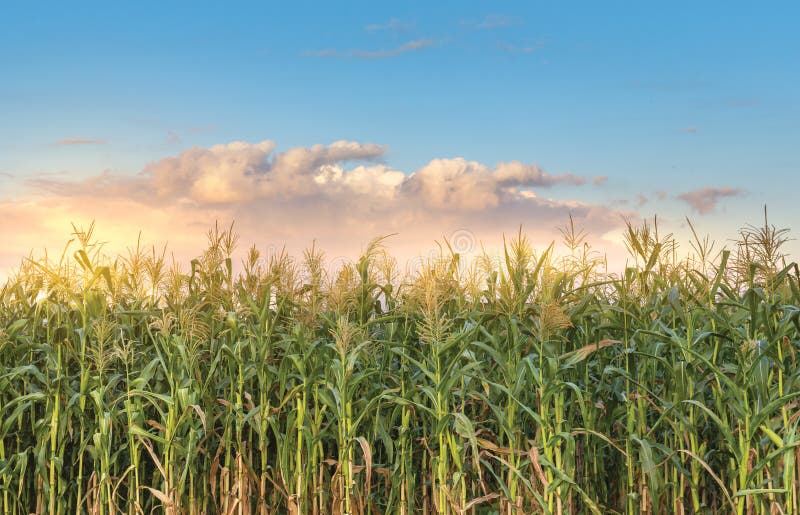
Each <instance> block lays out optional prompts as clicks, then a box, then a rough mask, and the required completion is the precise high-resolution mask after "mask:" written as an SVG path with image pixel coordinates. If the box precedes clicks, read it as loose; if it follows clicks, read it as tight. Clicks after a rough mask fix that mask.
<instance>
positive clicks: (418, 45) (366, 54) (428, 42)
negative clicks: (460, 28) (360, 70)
mask: <svg viewBox="0 0 800 515" xmlns="http://www.w3.org/2000/svg"><path fill="white" fill-rule="evenodd" d="M434 45H435V42H434V40H432V39H429V38H418V39H413V40H411V41H408V42H406V43H403V44H402V45H400V46H398V47H395V48H390V49H385V50H334V49H325V50H315V51H309V52H306V53H305V55H306V56H308V57H347V58H355V59H387V58H391V57H397V56H399V55H402V54H406V53H408V52H418V51H420V50H424V49H426V48H430V47H432V46H434Z"/></svg>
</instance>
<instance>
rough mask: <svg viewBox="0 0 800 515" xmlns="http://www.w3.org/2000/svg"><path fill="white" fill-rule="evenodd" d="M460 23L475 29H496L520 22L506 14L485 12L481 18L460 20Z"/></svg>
mask: <svg viewBox="0 0 800 515" xmlns="http://www.w3.org/2000/svg"><path fill="white" fill-rule="evenodd" d="M459 23H460V24H461V25H465V26H467V27H470V28H472V29H475V30H486V29H498V28H503V27H510V26H512V25H517V24H519V23H521V20H520V19H519V18H516V17H514V16H509V15H507V14H487V15H486V16H484V17H483V18H482V19H481V20H478V21H476V20H461V21H460V22H459Z"/></svg>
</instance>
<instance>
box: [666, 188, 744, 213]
mask: <svg viewBox="0 0 800 515" xmlns="http://www.w3.org/2000/svg"><path fill="white" fill-rule="evenodd" d="M744 193H745V192H744V190H741V189H738V188H703V189H699V190H694V191H688V192H686V193H682V194H680V195H678V197H677V198H679V199H680V200H682V201H684V202H686V203H687V204H688V205H689V207H691V208H692V209H693V210H694V211H696V212H697V213H699V214H701V215H706V214H708V213H711V212H712V211H714V209H715V208H716V207H717V203H718V202H719V200H720V199H722V198H726V197H738V196H741V195H744Z"/></svg>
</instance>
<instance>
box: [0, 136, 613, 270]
mask: <svg viewBox="0 0 800 515" xmlns="http://www.w3.org/2000/svg"><path fill="white" fill-rule="evenodd" d="M385 154H386V147H384V146H382V145H377V144H373V143H361V142H353V141H337V142H334V143H331V144H328V145H313V146H307V147H295V148H290V149H287V150H283V151H278V149H277V147H276V144H275V143H274V142H272V141H262V142H259V143H245V142H233V143H228V144H222V145H215V146H211V147H207V148H206V147H195V148H191V149H189V150H186V151H184V152H182V153H180V154H178V155H176V156H172V157H166V158H163V159H161V160H158V161H155V162H152V163H150V164H148V165H146V166H145V167H144V169H143V170H141V171H140V172H139V173H138V174H135V175H126V174H119V173H112V172H110V171H106V172H104V173H101V174H99V175H96V176H93V177H89V178H88V179H83V180H70V179H67V178H63V177H53V176H46V177H39V178H37V179H31V180H29V181H28V182H27V186H28V189H29V194H28V196H27V197H19V198H15V199H2V198H0V214H2V213H3V212H14V213H17V216H22V217H23V218H30V219H31V220H32V222H31V224H33V225H31V226H34V227H38V228H37V229H36V238H35V239H31V238H28V239H24V237H23V236H22V233H20V235H18V236H19V238H22V239H19V238H18V239H17V240H14V239H13V238H11V241H12V243H11V248H14V249H18V250H19V252H20V254H19V255H22V254H24V253H26V252H27V251H28V249H30V248H31V247H30V246H31V245H40V244H44V243H43V242H49V241H56V242H58V241H61V239H59V238H57V237H56V236H63V235H64V234H65V232H68V230H69V222H70V221H76V222H81V223H88V222H89V221H91V220H93V219H94V220H98V224H99V229H100V230H102V229H103V228H104V227H105V228H106V229H107V232H106V233H105V234H110V235H111V236H113V238H111V237H109V238H108V239H109V240H111V239H116V240H121V241H120V243H122V244H128V243H129V242H130V240H131V238H135V237H136V234H137V232H138V230H139V229H143V230H144V232H145V236H146V237H147V235H148V234H149V235H150V238H153V237H155V239H158V240H160V241H164V240H168V241H169V242H170V247H171V248H173V249H177V255H184V256H185V255H191V254H190V253H191V252H192V251H196V250H197V249H198V248H199V247H200V246H201V245H202V243H203V242H202V236H203V234H204V233H205V230H206V229H207V228H208V227H209V226H213V224H214V222H215V221H216V220H220V221H223V222H229V221H231V220H236V226H237V228H238V230H239V231H240V233H241V235H242V240H243V241H246V242H254V243H257V244H262V245H263V244H265V243H269V244H278V245H283V244H286V245H287V248H288V249H291V250H294V251H297V250H302V249H303V248H305V246H306V245H308V244H309V243H310V242H311V241H312V240H314V239H316V240H317V242H318V243H319V245H320V246H321V247H322V248H325V249H328V250H329V252H330V253H332V254H333V255H340V254H348V255H351V254H353V253H354V252H358V249H359V248H360V245H362V244H363V243H364V242H366V241H368V240H370V239H371V238H373V237H374V236H377V235H381V234H390V233H398V236H397V237H395V238H393V240H392V244H393V245H394V247H393V248H394V249H396V250H397V251H398V252H399V253H400V255H403V253H405V255H413V254H415V253H418V252H419V251H420V250H421V249H426V248H430V245H431V244H432V242H433V241H434V240H436V239H440V238H442V236H447V235H448V234H451V233H452V232H453V231H455V230H461V229H465V228H466V229H468V230H469V231H471V232H472V233H473V234H474V237H475V238H476V241H477V240H483V241H486V242H490V241H492V240H498V239H499V237H500V236H501V235H502V233H503V232H505V233H507V234H508V233H513V232H516V230H517V229H518V227H519V226H520V224H522V225H523V227H524V228H525V230H526V232H528V234H529V235H530V236H532V237H534V238H538V240H539V241H542V242H547V243H549V242H550V241H551V240H552V239H553V238H554V235H555V234H556V233H555V232H554V228H555V227H558V226H561V225H563V223H564V222H565V221H566V220H568V217H569V216H570V215H572V217H573V219H574V220H575V221H576V223H578V224H579V225H581V226H582V227H583V228H585V229H586V230H587V231H588V232H589V233H591V234H594V235H597V236H600V235H603V234H606V233H609V232H610V231H612V229H614V228H617V227H619V225H620V224H621V223H622V217H621V216H620V215H621V213H619V212H618V211H615V210H613V209H610V208H607V207H603V206H598V205H592V204H588V203H585V202H579V201H576V200H570V199H564V200H559V199H552V198H546V197H543V196H542V195H541V191H542V190H544V189H546V188H551V187H553V186H556V185H562V186H565V187H571V188H578V187H580V186H581V185H584V184H586V183H587V182H590V181H591V179H587V178H585V177H582V176H578V175H574V174H571V173H561V174H551V173H548V172H546V171H544V170H542V169H541V168H540V167H539V166H537V165H536V164H528V163H522V162H519V161H506V162H500V163H497V164H495V165H494V166H488V165H486V164H483V163H480V162H477V161H469V160H466V159H463V158H446V159H433V160H431V161H430V162H429V163H427V164H426V165H424V166H422V167H420V168H419V169H417V170H414V171H412V172H410V173H409V172H405V171H401V170H397V169H394V168H393V167H391V166H389V165H388V164H386V163H384V162H383V158H384V157H385ZM37 224H38V225H37ZM25 225H26V224H25V223H22V224H21V225H20V226H25ZM29 225H30V224H29ZM101 234H102V232H101ZM198 240H199V241H198ZM48 245H50V244H48Z"/></svg>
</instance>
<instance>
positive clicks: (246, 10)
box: [0, 1, 800, 274]
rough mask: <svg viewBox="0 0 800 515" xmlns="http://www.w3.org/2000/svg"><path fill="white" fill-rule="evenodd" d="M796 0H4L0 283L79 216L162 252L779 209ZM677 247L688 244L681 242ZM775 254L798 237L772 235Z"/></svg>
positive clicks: (718, 233)
mask: <svg viewBox="0 0 800 515" xmlns="http://www.w3.org/2000/svg"><path fill="white" fill-rule="evenodd" d="M798 19H800V4H798V3H797V2H735V1H734V2H712V1H708V2H697V1H693V2H680V1H673V2H659V3H655V2H632V1H629V2H615V1H604V2H595V1H591V2H590V1H585V2H544V1H541V2H496V1H495V2H465V1H458V2H437V3H433V2H421V1H420V2H417V1H403V2H280V3H279V2H234V1H232V2H205V3H204V2H177V1H176V2H145V1H143V2H128V3H123V2H88V1H87V2H36V3H33V2H4V3H3V6H2V16H0V238H2V241H3V242H4V243H3V245H2V247H0V274H5V273H8V271H9V270H11V269H12V268H13V267H14V266H16V264H17V263H19V260H20V258H21V257H22V256H24V255H28V254H29V253H30V252H33V253H34V255H41V254H42V253H43V252H44V250H45V249H48V251H49V252H56V251H60V250H61V248H62V247H63V245H64V244H65V243H66V241H67V240H68V239H69V238H70V232H71V230H72V229H71V224H72V223H75V224H78V225H81V226H86V225H88V224H89V223H90V222H91V221H93V220H94V221H95V222H96V226H97V233H98V235H100V236H101V237H102V239H103V240H104V241H107V242H108V244H107V245H108V248H109V249H115V248H117V249H119V248H125V247H126V246H129V245H131V244H132V243H133V242H135V241H136V238H137V236H138V234H139V232H140V231H141V235H142V239H143V240H144V241H147V242H153V243H163V242H168V243H169V246H170V248H171V249H172V250H173V251H174V252H175V253H176V255H178V256H181V257H185V256H188V257H191V256H192V255H193V253H195V254H196V253H197V252H199V251H200V250H201V249H202V246H203V244H204V241H205V233H206V231H207V229H208V228H209V227H212V226H213V225H214V223H215V222H216V221H219V222H220V223H221V224H224V225H227V224H229V223H230V222H231V221H235V227H236V228H237V230H238V232H239V233H240V237H241V242H242V246H244V247H246V246H249V245H250V244H256V245H257V246H258V247H259V248H261V249H263V250H267V251H268V250H269V249H272V250H275V249H280V248H282V247H283V246H286V248H287V249H289V250H290V251H291V252H293V253H297V252H299V251H300V250H302V249H303V248H305V247H306V246H308V245H309V244H310V243H311V242H312V241H314V240H316V241H317V242H318V245H319V246H321V247H322V248H324V249H327V251H328V255H329V257H331V258H337V257H344V256H349V257H354V255H356V254H357V253H358V252H359V250H360V249H362V248H363V247H364V246H365V244H366V243H367V242H368V241H369V240H370V239H371V238H372V237H375V236H380V235H385V234H394V233H396V235H395V236H392V237H391V238H390V239H389V240H387V241H389V246H390V248H393V249H394V250H395V251H396V252H398V253H399V254H400V255H406V256H412V255H417V254H420V253H426V252H430V251H431V249H434V248H435V245H434V240H441V239H442V238H447V239H450V240H454V241H458V242H459V245H460V248H461V249H462V250H463V251H465V252H477V251H478V250H479V249H480V245H481V244H483V245H484V246H486V247H487V248H492V247H493V246H495V247H496V246H497V245H499V243H500V242H501V241H502V236H503V234H507V235H508V234H513V233H516V232H517V230H518V228H519V227H520V225H521V226H522V228H523V231H524V232H526V233H527V234H529V236H530V238H531V239H532V240H533V241H534V243H535V244H536V245H542V246H543V245H546V244H547V243H549V241H550V240H552V239H557V238H558V234H559V233H558V231H557V228H558V227H560V226H563V225H564V224H565V223H567V222H568V221H569V217H570V216H572V217H573V219H574V220H575V221H576V223H577V224H578V225H579V226H580V227H582V228H584V229H585V230H586V231H587V232H588V233H589V234H590V235H591V241H592V244H593V245H595V247H596V248H598V249H599V250H601V251H604V252H607V253H608V254H609V255H612V256H617V257H619V256H622V255H623V252H622V247H621V243H620V234H621V230H622V228H623V227H624V224H625V220H629V221H634V222H639V221H641V220H645V219H650V220H652V217H653V216H654V215H657V216H658V220H659V224H660V225H661V226H663V227H664V228H665V229H664V230H665V231H666V230H669V231H672V232H675V233H676V234H679V235H682V236H686V235H687V226H686V223H685V219H686V218H687V217H688V218H689V219H690V220H692V223H693V224H694V225H695V227H696V228H697V229H698V230H699V231H700V232H701V233H708V234H710V235H711V236H712V237H713V238H715V239H717V240H719V241H720V245H722V244H727V245H728V246H730V245H731V244H732V243H731V239H732V238H734V237H735V236H736V232H737V229H738V228H739V227H741V226H743V225H745V224H748V223H753V224H759V223H761V222H762V220H763V209H764V206H765V205H766V206H767V207H768V210H769V218H770V222H771V223H774V224H776V225H778V226H782V227H783V226H787V227H790V228H791V227H792V226H793V225H794V222H795V220H798V219H800V204H798V202H796V200H795V196H796V192H797V191H799V187H800V178H798V176H800V173H798V172H800V150H799V149H798V143H800V124H798V120H800V88H798V87H797V86H798V84H800V32H798V31H797V26H796V24H797V20H798ZM684 246H685V247H688V244H685V245H684ZM788 249H789V251H790V252H792V253H793V254H796V253H797V251H798V250H800V245H798V244H797V243H796V242H791V243H790V246H789V247H788Z"/></svg>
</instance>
